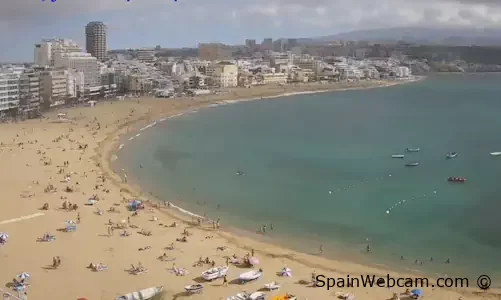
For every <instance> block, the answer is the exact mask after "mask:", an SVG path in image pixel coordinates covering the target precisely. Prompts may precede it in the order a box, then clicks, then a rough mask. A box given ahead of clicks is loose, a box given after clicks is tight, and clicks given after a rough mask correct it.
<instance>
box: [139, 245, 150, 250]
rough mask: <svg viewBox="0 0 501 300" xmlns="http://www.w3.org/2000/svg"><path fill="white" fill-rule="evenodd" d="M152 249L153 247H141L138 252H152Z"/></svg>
mask: <svg viewBox="0 0 501 300" xmlns="http://www.w3.org/2000/svg"><path fill="white" fill-rule="evenodd" d="M150 249H151V246H146V247H141V248H139V249H137V250H139V251H145V250H150Z"/></svg>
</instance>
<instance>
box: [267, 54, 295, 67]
mask: <svg viewBox="0 0 501 300" xmlns="http://www.w3.org/2000/svg"><path fill="white" fill-rule="evenodd" d="M270 63H271V65H272V66H275V65H288V64H292V63H293V54H292V53H291V52H287V53H281V52H274V53H271V54H270Z"/></svg>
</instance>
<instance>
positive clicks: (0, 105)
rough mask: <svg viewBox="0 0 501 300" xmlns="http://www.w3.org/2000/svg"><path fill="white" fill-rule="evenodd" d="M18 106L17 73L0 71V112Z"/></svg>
mask: <svg viewBox="0 0 501 300" xmlns="http://www.w3.org/2000/svg"><path fill="white" fill-rule="evenodd" d="M17 107H19V75H18V74H14V73H0V113H2V112H5V111H7V110H9V109H13V108H17Z"/></svg>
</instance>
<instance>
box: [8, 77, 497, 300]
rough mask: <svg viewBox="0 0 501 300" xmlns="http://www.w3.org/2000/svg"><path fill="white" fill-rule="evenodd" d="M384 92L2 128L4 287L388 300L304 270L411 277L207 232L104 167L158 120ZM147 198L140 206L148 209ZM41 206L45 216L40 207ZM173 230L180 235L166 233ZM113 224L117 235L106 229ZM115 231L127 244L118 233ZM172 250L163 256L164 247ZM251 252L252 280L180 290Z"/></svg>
mask: <svg viewBox="0 0 501 300" xmlns="http://www.w3.org/2000/svg"><path fill="white" fill-rule="evenodd" d="M394 84H398V82H384V81H380V82H379V81H378V82H375V81H374V82H364V83H352V84H349V83H336V84H310V85H298V86H266V87H259V88H251V89H232V90H229V91H228V92H224V93H221V94H219V95H211V96H203V97H197V98H196V99H191V98H184V99H153V98H147V97H143V98H135V99H128V100H124V101H113V102H100V103H98V104H97V105H96V106H95V107H80V108H71V109H60V110H59V111H56V112H51V113H48V114H47V115H46V117H47V118H45V119H43V120H29V121H25V122H20V123H10V124H2V125H0V126H2V131H1V133H0V141H1V142H2V147H1V152H0V159H1V161H2V163H3V169H4V170H5V172H3V173H2V175H0V176H1V177H0V178H1V180H0V184H1V185H2V187H3V197H2V209H1V210H0V232H5V233H8V236H9V237H8V239H7V242H6V243H5V244H4V245H3V246H0V254H1V257H0V265H1V266H2V267H1V269H0V280H1V281H2V289H3V290H5V291H12V289H11V288H9V287H6V286H5V284H7V283H8V282H11V281H12V278H13V277H15V276H16V275H17V274H20V273H22V272H27V273H29V274H30V275H31V276H30V278H29V279H28V281H29V283H30V286H29V287H28V288H27V293H28V296H29V297H31V298H32V299H68V300H69V299H77V298H79V297H85V298H87V299H114V298H115V297H117V296H119V295H122V294H126V293H129V292H134V291H138V290H140V289H143V288H148V287H151V286H163V287H164V291H165V293H166V296H165V299H182V298H184V297H186V298H189V297H191V298H193V299H226V298H227V297H229V296H231V295H234V294H236V293H238V292H242V291H244V290H245V291H249V292H252V291H256V290H259V289H261V288H262V287H263V285H264V284H265V283H268V282H271V281H277V282H279V283H280V284H281V290H280V291H274V292H270V293H268V294H269V295H278V294H282V293H285V292H288V293H291V294H295V295H296V296H298V299H334V298H336V293H345V292H349V293H353V294H355V295H356V298H357V299H367V300H369V299H389V298H391V296H392V293H393V292H396V293H403V292H404V291H405V288H398V287H395V288H393V289H388V288H386V287H366V288H364V287H353V288H352V287H345V288H339V287H336V288H333V289H331V290H327V289H326V288H325V287H318V288H310V287H308V284H303V283H302V281H304V282H309V281H311V274H312V272H315V273H316V274H322V275H325V276H327V277H338V278H345V277H346V276H347V275H350V276H351V277H357V276H360V275H376V276H382V277H385V276H386V274H387V273H388V272H389V273H390V274H391V276H392V277H395V278H397V277H411V276H413V274H399V273H393V272H391V271H388V270H384V269H378V268H373V267H368V266H364V265H359V264H355V263H351V262H344V261H334V260H328V259H325V258H323V257H322V255H312V254H304V253H297V252H294V251H292V250H289V249H285V248H281V247H279V246H276V245H272V244H266V243H263V242H259V241H255V240H253V239H250V238H246V237H242V236H236V235H234V234H231V233H229V231H228V230H225V223H224V220H221V229H219V230H215V229H214V228H213V222H212V221H208V222H202V224H201V225H200V226H199V225H198V222H197V221H196V220H194V219H193V216H189V215H188V214H186V213H184V214H181V213H179V210H176V209H173V207H170V208H169V207H167V205H165V203H161V202H160V203H161V204H158V203H156V202H155V201H151V200H152V198H151V197H149V195H147V194H143V193H142V192H141V190H140V189H139V187H137V186H131V185H129V184H128V182H126V180H125V177H124V174H123V173H121V172H119V173H118V174H116V173H114V172H113V170H112V167H111V160H113V159H114V156H115V155H116V156H119V155H120V150H119V149H120V147H127V145H126V143H124V142H123V139H127V138H132V137H134V136H135V135H137V134H140V133H141V129H143V130H147V129H148V126H149V125H151V126H153V125H152V124H154V122H168V118H169V116H175V115H178V114H181V113H184V112H186V111H189V110H194V109H198V108H201V107H204V106H208V105H211V104H218V103H221V101H228V100H229V101H234V100H239V99H242V100H253V99H260V98H269V97H278V96H284V95H294V94H297V93H313V92H320V91H331V90H345V89H357V88H372V87H382V86H390V85H394ZM60 112H63V113H65V114H66V117H67V118H68V121H63V122H57V113H60ZM122 143H124V146H121V144H122ZM90 198H92V199H96V201H92V203H94V202H96V203H95V204H93V205H86V204H88V203H89V199H90ZM131 199H141V200H142V201H143V202H144V203H146V207H145V209H144V210H140V211H139V212H138V215H137V216H131V215H132V213H131V212H130V211H128V210H127V203H128V201H129V200H131ZM148 199H149V200H150V201H146V200H148ZM160 200H162V201H170V200H173V199H160ZM63 202H66V203H68V202H70V203H71V204H77V205H78V208H77V209H76V210H70V209H63V208H62V205H63ZM44 204H47V206H48V207H47V209H41V208H42V207H43V206H44ZM98 212H100V213H98ZM78 219H80V221H78ZM68 220H72V221H75V223H76V224H75V227H76V230H75V231H74V232H63V231H61V230H60V229H63V228H65V221H68ZM174 222H176V223H177V225H178V226H176V227H171V226H170V225H171V224H173V223H174ZM110 224H112V225H110ZM111 226H113V227H114V228H117V227H124V228H123V229H120V228H117V229H115V230H112V229H111ZM185 230H187V231H188V232H189V235H188V236H187V237H186V239H187V242H177V241H176V239H181V238H182V237H183V232H184V231H185ZM124 231H125V232H127V233H128V234H129V235H128V236H121V233H123V232H124ZM141 231H142V232H143V233H145V232H151V235H150V236H148V235H144V234H141V233H140V232H141ZM45 233H50V234H51V235H53V236H55V240H53V241H47V242H39V241H37V239H38V238H40V237H42V236H43V235H44V234H45ZM171 244H173V246H174V247H173V249H168V248H169V247H170V246H171ZM140 249H142V250H140ZM221 249H223V250H221ZM253 251H254V252H255V256H256V257H257V258H258V259H259V260H260V263H259V265H258V266H257V267H256V268H262V269H263V270H264V275H263V276H262V278H260V279H259V280H258V281H256V282H252V283H248V284H246V285H245V286H242V285H239V284H235V282H234V281H235V279H236V278H238V275H239V274H240V273H243V272H246V271H248V270H250V269H249V268H243V267H241V266H232V265H230V269H229V272H228V282H229V284H228V286H223V285H222V283H223V282H222V280H221V279H218V280H216V281H213V282H208V283H204V287H205V288H204V291H203V293H202V294H200V295H193V296H187V295H185V293H184V286H186V285H189V284H193V283H195V282H196V281H194V279H196V280H197V281H198V280H199V279H197V278H198V277H200V275H201V273H202V272H203V271H205V270H206V269H209V268H210V266H209V265H208V264H202V266H199V267H198V266H194V263H196V262H197V261H198V260H199V258H202V259H205V258H206V257H208V258H209V261H212V260H214V262H215V265H216V266H221V265H225V264H226V262H227V258H226V257H231V256H233V255H236V256H237V257H239V258H242V257H244V256H245V255H246V254H248V253H251V252H253ZM164 253H165V256H163V255H164ZM57 256H58V257H60V260H61V263H60V265H57V267H54V266H52V265H53V260H52V258H53V257H57ZM162 256H163V257H162ZM159 257H160V258H161V259H159ZM91 263H92V264H103V265H106V266H107V270H104V271H99V272H95V271H93V270H92V269H91V268H88V266H89V264H91ZM139 263H140V265H142V266H144V268H145V269H147V272H143V273H142V274H138V275H134V274H130V272H129V271H128V270H129V269H130V268H131V265H134V266H136V267H137V265H138V264H139ZM284 267H288V268H290V269H292V275H293V276H292V277H278V276H277V274H276V273H277V272H279V271H280V270H281V269H282V268H284ZM178 268H183V269H186V270H187V271H188V274H186V275H184V276H177V275H176V274H175V271H174V270H175V269H178ZM422 290H423V292H424V295H425V297H426V299H459V298H460V297H463V299H500V298H501V296H500V295H501V294H500V293H499V291H498V290H488V291H486V292H484V291H482V290H480V289H478V288H476V282H471V281H470V288H431V287H428V288H423V289H422ZM12 293H13V294H14V295H16V294H17V293H15V292H12ZM191 298H190V299H191Z"/></svg>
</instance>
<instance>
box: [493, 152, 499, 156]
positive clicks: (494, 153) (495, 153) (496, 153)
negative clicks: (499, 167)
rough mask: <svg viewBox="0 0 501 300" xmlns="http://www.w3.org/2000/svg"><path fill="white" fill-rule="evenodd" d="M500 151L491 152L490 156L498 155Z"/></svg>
mask: <svg viewBox="0 0 501 300" xmlns="http://www.w3.org/2000/svg"><path fill="white" fill-rule="evenodd" d="M500 155H501V152H491V156H500Z"/></svg>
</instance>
